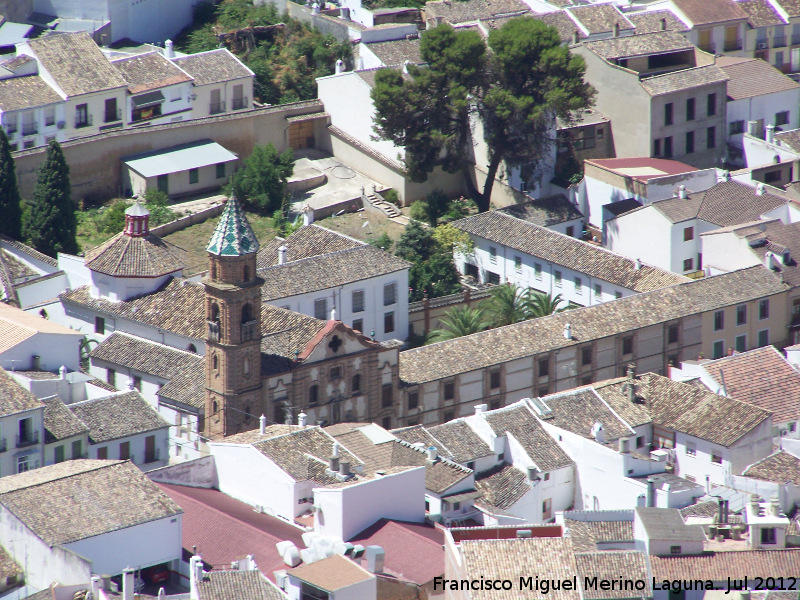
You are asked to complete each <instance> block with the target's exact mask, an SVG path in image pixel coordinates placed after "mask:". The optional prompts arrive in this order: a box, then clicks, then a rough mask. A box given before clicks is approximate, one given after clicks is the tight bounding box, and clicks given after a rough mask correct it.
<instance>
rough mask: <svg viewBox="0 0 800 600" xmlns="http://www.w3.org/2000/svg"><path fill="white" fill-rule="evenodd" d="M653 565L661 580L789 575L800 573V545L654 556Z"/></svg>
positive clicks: (652, 557) (652, 568) (712, 579)
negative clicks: (734, 575)
mask: <svg viewBox="0 0 800 600" xmlns="http://www.w3.org/2000/svg"><path fill="white" fill-rule="evenodd" d="M650 568H651V570H652V573H653V577H654V578H655V579H656V580H658V581H663V580H665V579H669V580H673V579H681V580H684V579H710V580H711V581H727V580H728V577H729V576H731V573H736V578H737V579H743V578H744V577H745V576H748V577H749V578H750V579H753V578H754V577H761V578H766V577H786V576H787V574H788V573H792V574H794V573H800V549H791V550H789V549H786V550H742V551H739V552H709V553H705V554H702V555H700V556H674V557H673V556H651V557H650Z"/></svg>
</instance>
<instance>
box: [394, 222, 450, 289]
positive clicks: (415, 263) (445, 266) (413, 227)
mask: <svg viewBox="0 0 800 600" xmlns="http://www.w3.org/2000/svg"><path fill="white" fill-rule="evenodd" d="M395 254H396V255H397V256H399V257H400V258H404V259H405V260H407V261H409V262H410V263H411V268H410V269H409V271H408V285H409V287H410V292H409V299H410V300H411V301H412V302H416V301H418V300H422V299H423V298H424V297H425V296H427V297H428V298H438V297H439V296H446V295H448V294H454V293H456V292H458V291H460V290H461V283H460V277H459V274H458V271H456V267H455V265H454V264H453V251H452V249H449V250H446V249H444V248H442V246H440V245H439V244H438V243H437V242H436V240H435V238H434V237H433V231H432V230H431V229H428V228H426V227H423V226H422V225H421V224H420V223H418V222H416V221H412V222H411V224H410V225H408V227H406V230H405V231H404V232H403V235H402V236H400V239H399V240H397V245H396V247H395Z"/></svg>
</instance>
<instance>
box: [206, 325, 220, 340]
mask: <svg viewBox="0 0 800 600" xmlns="http://www.w3.org/2000/svg"><path fill="white" fill-rule="evenodd" d="M206 323H208V339H209V340H211V341H212V342H218V341H219V338H220V326H219V321H206Z"/></svg>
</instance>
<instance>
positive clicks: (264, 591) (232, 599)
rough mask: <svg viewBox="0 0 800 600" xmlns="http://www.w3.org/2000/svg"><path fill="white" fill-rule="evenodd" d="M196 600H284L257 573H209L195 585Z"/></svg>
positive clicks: (278, 591) (272, 586) (277, 591)
mask: <svg viewBox="0 0 800 600" xmlns="http://www.w3.org/2000/svg"><path fill="white" fill-rule="evenodd" d="M197 596H198V600H242V599H243V598H247V600H286V596H284V595H283V594H282V593H281V591H280V590H279V589H278V588H277V587H275V586H274V585H273V584H272V583H270V582H269V581H268V580H267V578H266V577H264V576H263V575H262V574H261V573H260V572H259V571H210V572H208V573H206V574H205V575H204V576H203V579H202V581H200V582H198V584H197Z"/></svg>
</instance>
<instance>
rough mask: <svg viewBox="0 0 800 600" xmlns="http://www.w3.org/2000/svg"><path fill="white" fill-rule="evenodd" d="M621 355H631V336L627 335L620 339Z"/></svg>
mask: <svg viewBox="0 0 800 600" xmlns="http://www.w3.org/2000/svg"><path fill="white" fill-rule="evenodd" d="M622 354H624V355H628V354H633V336H632V335H629V336H627V337H624V338H622Z"/></svg>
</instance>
